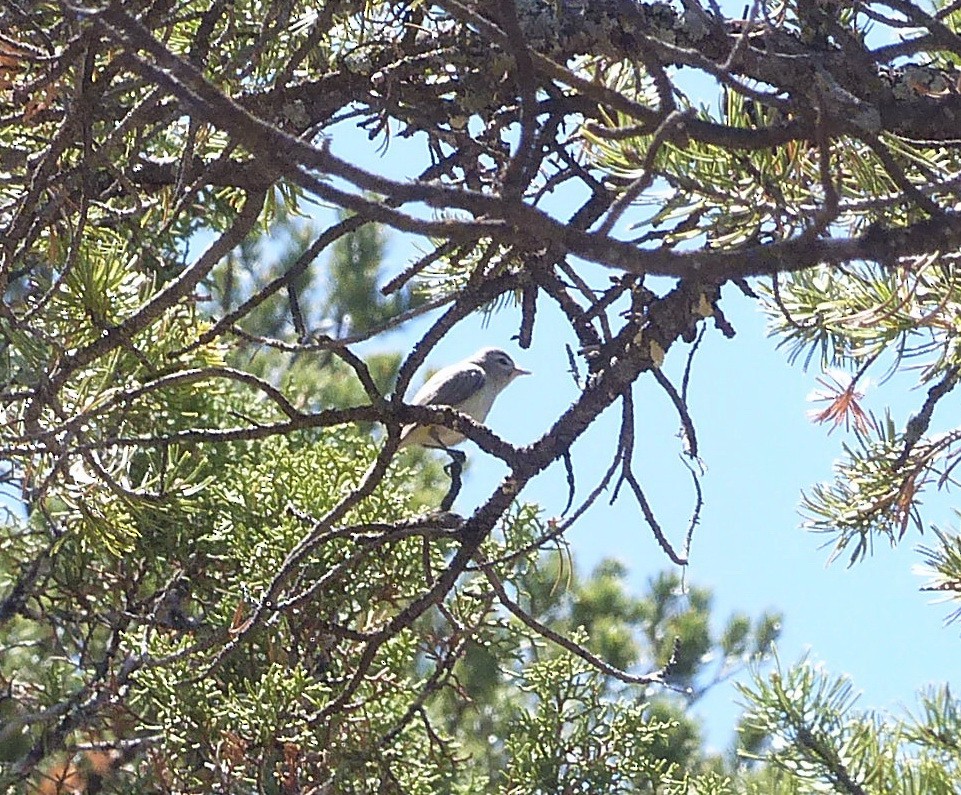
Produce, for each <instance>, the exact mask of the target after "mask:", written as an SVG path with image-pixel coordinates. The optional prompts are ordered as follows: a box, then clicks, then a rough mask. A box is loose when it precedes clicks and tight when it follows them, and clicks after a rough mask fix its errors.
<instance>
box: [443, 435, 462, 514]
mask: <svg viewBox="0 0 961 795" xmlns="http://www.w3.org/2000/svg"><path fill="white" fill-rule="evenodd" d="M444 452H445V453H447V455H449V456H450V463H449V464H448V465H447V466H445V467H444V471H445V472H446V473H447V474H448V475H450V489H449V490H448V492H447V494H446V496H445V497H444V499H443V500H441V503H440V509H441V510H442V511H449V510H450V509H451V507H452V506H453V505H454V500H456V499H457V495H458V494H459V493H460V487H461V485H462V481H461V473H462V472H463V471H464V462H465V461H466V460H467V455H466V454H465V453H464V452H463V451H462V450H452V449H451V448H449V447H445V448H444Z"/></svg>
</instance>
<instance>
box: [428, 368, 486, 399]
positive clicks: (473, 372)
mask: <svg viewBox="0 0 961 795" xmlns="http://www.w3.org/2000/svg"><path fill="white" fill-rule="evenodd" d="M486 379H487V376H486V375H485V373H484V369H483V368H482V367H479V366H478V365H476V364H463V365H455V366H454V367H445V368H444V369H443V370H439V371H438V372H436V373H435V374H434V375H433V376H432V377H431V378H429V379H427V383H426V384H424V385H423V386H422V387H421V388H420V389H419V390H418V392H417V394H416V395H414V399H413V400H412V401H411V403H412V404H413V405H415V406H458V405H460V404H461V403H463V402H464V401H465V400H467V398H469V397H470V396H471V395H473V394H474V393H475V392H476V391H477V390H478V389H480V388H481V387H482V386H484V381H485V380H486Z"/></svg>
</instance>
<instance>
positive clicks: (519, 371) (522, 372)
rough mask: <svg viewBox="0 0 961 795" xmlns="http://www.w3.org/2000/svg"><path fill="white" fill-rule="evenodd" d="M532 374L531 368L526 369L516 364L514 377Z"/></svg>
mask: <svg viewBox="0 0 961 795" xmlns="http://www.w3.org/2000/svg"><path fill="white" fill-rule="evenodd" d="M530 374H531V371H530V370H525V369H524V368H523V367H518V366H517V365H514V372H513V375H512V377H513V378H517V376H519V375H530Z"/></svg>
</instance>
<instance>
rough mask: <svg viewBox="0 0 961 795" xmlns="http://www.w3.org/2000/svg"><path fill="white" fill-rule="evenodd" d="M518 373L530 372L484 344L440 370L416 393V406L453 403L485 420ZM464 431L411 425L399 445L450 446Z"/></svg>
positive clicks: (470, 414)
mask: <svg viewBox="0 0 961 795" xmlns="http://www.w3.org/2000/svg"><path fill="white" fill-rule="evenodd" d="M519 375H530V371H529V370H522V369H521V368H520V367H518V366H517V365H515V364H514V360H513V359H511V357H510V356H508V355H507V353H505V352H504V351H502V350H500V349H499V348H481V349H480V350H479V351H477V353H475V354H474V355H473V356H469V357H468V358H466V359H464V360H463V361H461V362H457V364H452V365H449V366H448V367H444V368H443V369H441V370H438V371H437V372H436V373H434V375H432V376H431V377H430V378H429V379H427V383H426V384H424V385H423V386H422V387H421V388H420V389H419V390H418V391H417V394H416V395H414V399H413V400H412V401H411V404H412V405H414V406H451V407H452V408H455V409H457V410H458V411H460V412H463V413H464V414H467V415H468V416H470V417H471V418H472V419H474V420H476V421H477V422H483V421H484V420H485V419H486V418H487V413H488V412H489V411H490V410H491V406H492V405H493V403H494V398H496V397H497V396H498V395H499V394H500V392H501V390H502V389H503V388H504V387H506V386H507V385H508V384H509V383H510V382H511V381H513V380H514V379H515V378H517V376H519ZM463 440H464V435H463V434H461V433H458V432H457V431H454V430H451V429H450V428H445V427H443V426H441V425H408V426H407V427H406V428H404V429H403V430H402V431H401V434H400V446H401V447H408V446H409V445H412V444H419V445H422V446H423V447H438V448H442V449H448V448H450V447H451V446H452V445H455V444H457V443H458V442H462V441H463Z"/></svg>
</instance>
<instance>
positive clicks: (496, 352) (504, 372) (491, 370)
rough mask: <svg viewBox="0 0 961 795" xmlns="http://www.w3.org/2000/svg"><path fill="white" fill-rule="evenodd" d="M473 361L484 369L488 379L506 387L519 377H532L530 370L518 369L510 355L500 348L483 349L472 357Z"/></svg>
mask: <svg viewBox="0 0 961 795" xmlns="http://www.w3.org/2000/svg"><path fill="white" fill-rule="evenodd" d="M471 361H472V362H474V363H475V364H479V365H480V366H481V367H483V368H484V372H485V373H487V376H488V378H490V379H491V380H493V381H495V382H497V383H500V384H504V385H507V384H509V383H510V382H511V381H513V380H514V379H515V378H517V376H519V375H530V370H524V369H523V368H521V367H518V366H517V365H516V364H514V360H513V359H512V358H511V357H510V355H509V354H508V353H507V352H506V351H502V350H501V349H500V348H482V349H481V350H479V351H477V353H475V354H474V355H473V356H471Z"/></svg>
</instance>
